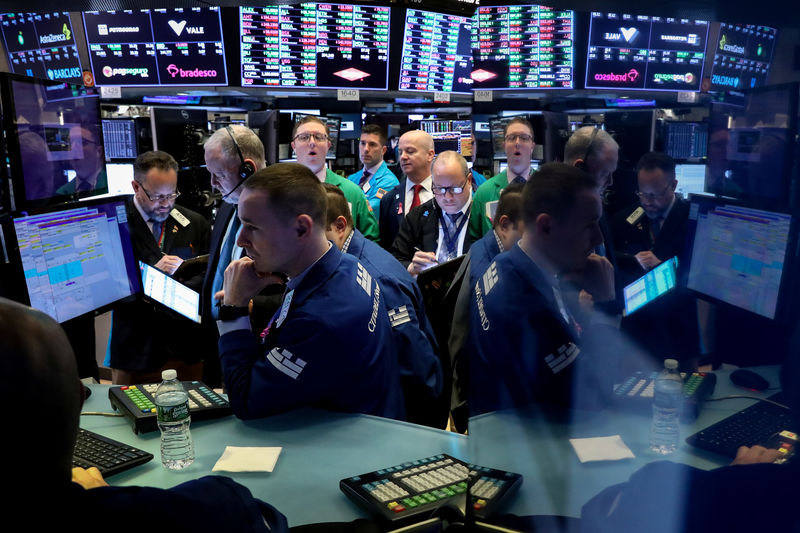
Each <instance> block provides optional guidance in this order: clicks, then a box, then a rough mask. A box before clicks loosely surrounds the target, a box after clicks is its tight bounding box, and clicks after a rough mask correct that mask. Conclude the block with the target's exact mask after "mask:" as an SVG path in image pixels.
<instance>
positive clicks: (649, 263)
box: [634, 250, 661, 270]
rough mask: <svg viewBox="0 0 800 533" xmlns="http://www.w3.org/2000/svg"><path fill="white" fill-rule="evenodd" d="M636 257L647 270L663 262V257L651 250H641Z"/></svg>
mask: <svg viewBox="0 0 800 533" xmlns="http://www.w3.org/2000/svg"><path fill="white" fill-rule="evenodd" d="M634 257H635V258H636V260H637V261H638V262H639V264H640V265H641V266H642V268H643V269H645V270H652V269H654V268H655V267H657V266H658V265H660V264H661V259H659V258H658V257H656V256H655V255H654V254H653V252H651V251H650V250H645V251H644V252H639V253H638V254H636V255H634Z"/></svg>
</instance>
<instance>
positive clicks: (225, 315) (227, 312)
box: [219, 305, 250, 321]
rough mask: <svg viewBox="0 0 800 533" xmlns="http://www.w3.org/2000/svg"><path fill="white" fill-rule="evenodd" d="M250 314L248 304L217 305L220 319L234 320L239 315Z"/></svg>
mask: <svg viewBox="0 0 800 533" xmlns="http://www.w3.org/2000/svg"><path fill="white" fill-rule="evenodd" d="M249 314H250V308H249V307H248V306H244V307H239V306H238V305H220V306H219V319H220V320H223V321H225V320H236V319H237V318H239V317H240V316H247V315H249Z"/></svg>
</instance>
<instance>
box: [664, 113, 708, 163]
mask: <svg viewBox="0 0 800 533" xmlns="http://www.w3.org/2000/svg"><path fill="white" fill-rule="evenodd" d="M662 132H663V138H664V152H666V154H667V155H668V156H670V157H671V158H672V159H675V160H677V161H687V160H689V161H699V160H701V159H705V157H706V156H707V155H708V123H707V122H675V121H666V122H664V123H663V129H662Z"/></svg>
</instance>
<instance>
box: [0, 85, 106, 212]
mask: <svg viewBox="0 0 800 533" xmlns="http://www.w3.org/2000/svg"><path fill="white" fill-rule="evenodd" d="M0 98H2V103H3V111H4V113H3V117H2V128H3V135H2V139H0V152H2V153H0V156H4V157H3V159H6V160H7V161H8V165H0V177H3V178H4V179H5V180H7V181H8V182H10V183H11V186H12V190H13V192H14V206H13V208H14V209H16V210H21V209H28V208H30V207H33V206H41V205H45V204H48V203H53V202H55V201H63V200H67V199H69V198H75V197H85V196H93V195H96V194H105V193H106V192H108V187H107V183H106V175H105V168H104V160H105V152H104V150H103V135H102V131H101V128H100V98H99V95H98V93H97V92H96V90H95V89H91V88H87V87H84V86H83V85H73V84H69V83H65V82H53V81H48V80H39V79H35V78H28V77H25V76H18V75H16V74H0ZM4 174H5V175H4Z"/></svg>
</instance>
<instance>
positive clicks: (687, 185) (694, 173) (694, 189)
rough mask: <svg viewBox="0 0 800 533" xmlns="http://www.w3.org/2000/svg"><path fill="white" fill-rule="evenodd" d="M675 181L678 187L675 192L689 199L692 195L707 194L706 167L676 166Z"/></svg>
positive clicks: (695, 165) (696, 165) (692, 165)
mask: <svg viewBox="0 0 800 533" xmlns="http://www.w3.org/2000/svg"><path fill="white" fill-rule="evenodd" d="M675 179H676V180H678V186H677V187H676V188H675V192H677V193H679V194H681V195H682V196H683V197H684V198H688V197H689V195H690V194H700V193H703V192H705V186H706V166H705V165H698V164H683V165H682V164H678V165H675Z"/></svg>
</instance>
